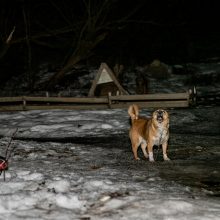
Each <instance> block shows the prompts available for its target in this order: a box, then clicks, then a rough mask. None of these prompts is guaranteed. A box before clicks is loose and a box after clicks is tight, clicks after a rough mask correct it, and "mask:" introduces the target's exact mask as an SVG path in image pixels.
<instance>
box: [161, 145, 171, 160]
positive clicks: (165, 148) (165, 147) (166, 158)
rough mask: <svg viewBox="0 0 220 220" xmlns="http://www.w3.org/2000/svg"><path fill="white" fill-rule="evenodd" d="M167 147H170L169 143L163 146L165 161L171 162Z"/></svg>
mask: <svg viewBox="0 0 220 220" xmlns="http://www.w3.org/2000/svg"><path fill="white" fill-rule="evenodd" d="M167 145H168V143H167V141H166V142H164V143H163V144H162V149H163V159H164V160H166V161H168V160H170V158H169V157H168V156H167Z"/></svg>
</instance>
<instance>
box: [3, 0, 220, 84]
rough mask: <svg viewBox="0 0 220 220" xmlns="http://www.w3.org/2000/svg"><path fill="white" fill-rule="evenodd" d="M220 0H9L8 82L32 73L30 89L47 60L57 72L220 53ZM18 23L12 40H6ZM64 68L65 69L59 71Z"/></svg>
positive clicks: (197, 58) (195, 59)
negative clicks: (219, 0) (13, 77)
mask: <svg viewBox="0 0 220 220" xmlns="http://www.w3.org/2000/svg"><path fill="white" fill-rule="evenodd" d="M217 3H218V2H217V1H203V0H194V1H188V0H167V1H165V0H136V1H122V0H105V1H103V0H91V1H89V0H74V1H73V0H65V1H55V0H38V1H33V0H32V1H31V0H29V1H28V0H14V1H13V0H1V1H0V40H1V47H0V81H1V85H4V83H5V82H7V81H8V80H9V79H10V78H11V77H12V76H15V75H16V76H17V75H20V74H24V73H25V77H26V80H27V81H28V84H29V88H32V87H34V83H35V75H36V73H37V72H38V71H39V66H40V65H41V64H42V63H48V65H49V66H50V68H51V69H52V70H54V72H55V74H54V76H53V77H52V78H51V79H49V80H48V84H47V85H45V87H47V86H48V85H50V86H51V88H53V86H54V85H56V84H58V83H59V81H60V80H62V78H63V76H64V75H65V72H67V71H68V70H69V69H72V68H74V67H75V66H77V65H79V64H83V65H86V66H88V67H90V66H95V67H98V66H99V65H100V62H107V63H108V64H109V65H110V66H113V65H115V64H116V63H120V64H124V65H125V66H126V67H132V66H137V65H146V64H148V63H150V62H152V60H154V59H159V60H161V61H163V62H165V63H167V64H168V65H172V64H179V63H181V64H184V63H187V62H201V61H202V60H205V59H207V58H213V57H218V56H219V51H220V29H219V26H218V24H219V23H218V22H219V19H218V17H219V8H218V6H217ZM13 27H15V31H14V33H13V36H12V39H11V40H10V41H9V42H6V40H7V38H8V36H9V35H10V33H11V32H12V30H13ZM57 73H60V74H57Z"/></svg>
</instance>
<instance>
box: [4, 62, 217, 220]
mask: <svg viewBox="0 0 220 220" xmlns="http://www.w3.org/2000/svg"><path fill="white" fill-rule="evenodd" d="M219 71H220V64H219V63H216V64H212V65H210V64H208V65H206V64H202V65H201V64H200V65H199V66H198V73H197V75H200V76H201V78H202V77H203V76H204V80H205V79H209V82H208V81H207V80H205V81H200V82H199V83H198V84H197V89H198V93H199V94H204V93H205V94H208V93H213V92H214V93H219V91H220V86H219ZM89 78H91V79H92V78H94V72H93V73H91V75H90V76H86V75H85V76H83V77H82V78H81V79H80V80H79V82H80V85H81V86H80V87H81V88H85V90H82V89H79V90H78V91H77V90H74V91H73V90H71V91H72V95H78V94H79V91H80V92H81V93H83V92H84V93H85V94H86V93H87V92H88V87H85V86H84V85H85V84H86V81H87V82H88V79H89ZM126 80H127V81H126ZM194 81H196V79H192V78H191V76H189V75H184V74H183V75H182V74H180V75H172V76H171V78H170V79H169V80H168V81H160V82H158V81H157V80H155V79H151V81H150V90H151V92H152V93H156V92H182V91H186V90H187V89H188V88H189V86H191V85H193V82H194ZM15 82H16V81H15ZM134 82H135V79H134V76H132V74H127V75H125V83H126V85H127V86H128V88H127V89H129V90H130V91H129V92H131V93H132V91H133V89H134ZM187 82H189V83H188V84H187ZM207 83H208V84H207ZM7 88H9V86H8V87H7ZM11 88H12V87H11ZM70 89H71V88H70ZM14 90H16V88H15V87H14ZM4 93H7V94H10V93H8V91H7V90H4V91H1V95H3V96H4ZM209 104H210V103H209ZM168 111H169V113H170V120H171V123H170V124H171V125H170V130H171V137H170V143H169V157H170V158H171V159H172V161H171V162H163V161H162V157H161V149H159V151H158V149H157V148H155V158H156V161H157V162H155V163H153V164H152V163H149V162H148V161H147V160H144V159H143V156H142V154H141V152H139V153H140V157H141V158H142V160H141V161H134V160H133V155H132V152H131V146H130V142H129V139H128V129H129V120H128V115H127V110H125V109H124V110H120V109H116V110H99V111H96V110H91V111H85V110H84V111H83V110H81V111H80V110H78V111H68V110H66V111H65V110H50V111H28V112H1V113H0V124H1V128H0V137H1V139H0V155H1V156H4V154H5V150H6V146H7V145H8V142H9V140H10V136H11V135H12V134H13V133H14V131H15V130H16V129H17V128H18V131H17V133H16V136H15V138H14V141H13V143H12V145H11V147H15V150H14V152H13V154H12V157H11V158H10V161H9V162H10V163H9V170H8V171H7V172H6V181H5V182H4V181H3V176H0V219H5V220H6V219H10V220H20V219H22V220H23V219H27V220H29V219H30V220H31V219H35V220H36V219H39V220H40V219H43V220H44V219H45V220H56V219H57V220H58V219H59V220H60V219H62V220H70V219H71V220H72V219H81V220H89V219H91V220H99V219H100V220H101V219H102V220H107V219H108V220H110V219H116V220H134V219H138V220H139V219H140V220H141V219H153V220H154V219H156V220H157V219H158V220H161V219H164V220H172V219H173V220H176V219H179V220H185V219H190V220H207V219H208V220H209V219H210V220H217V219H220V199H219V197H220V135H219V134H220V123H219V122H220V114H219V112H220V107H219V106H198V107H196V108H188V109H168ZM151 112H152V109H144V110H142V111H141V114H143V115H150V113H151Z"/></svg>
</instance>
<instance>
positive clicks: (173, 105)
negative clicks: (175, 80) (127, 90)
mask: <svg viewBox="0 0 220 220" xmlns="http://www.w3.org/2000/svg"><path fill="white" fill-rule="evenodd" d="M131 104H137V105H138V106H139V107H141V108H184V107H189V103H188V101H163V102H156V101H155V102H133V103H131V102H124V103H115V104H112V105H111V108H113V109H114V108H128V107H129V106H130V105H131Z"/></svg>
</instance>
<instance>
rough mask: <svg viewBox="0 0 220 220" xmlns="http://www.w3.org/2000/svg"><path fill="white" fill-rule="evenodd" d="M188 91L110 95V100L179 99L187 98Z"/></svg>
mask: <svg viewBox="0 0 220 220" xmlns="http://www.w3.org/2000/svg"><path fill="white" fill-rule="evenodd" d="M188 98H189V94H188V93H170V94H146V95H118V96H111V97H110V99H111V100H112V101H133V100H180V99H188Z"/></svg>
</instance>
